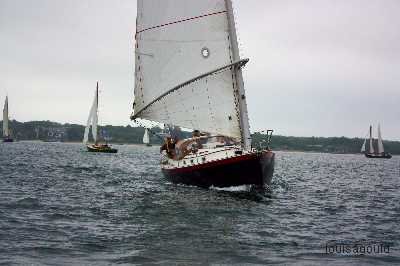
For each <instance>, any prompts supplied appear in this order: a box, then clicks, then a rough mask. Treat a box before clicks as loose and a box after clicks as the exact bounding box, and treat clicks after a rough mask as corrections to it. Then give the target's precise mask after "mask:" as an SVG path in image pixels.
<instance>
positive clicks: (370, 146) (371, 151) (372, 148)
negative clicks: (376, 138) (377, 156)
mask: <svg viewBox="0 0 400 266" xmlns="http://www.w3.org/2000/svg"><path fill="white" fill-rule="evenodd" d="M369 153H375V150H374V144H373V141H372V126H369Z"/></svg>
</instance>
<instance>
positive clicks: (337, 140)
mask: <svg viewBox="0 0 400 266" xmlns="http://www.w3.org/2000/svg"><path fill="white" fill-rule="evenodd" d="M0 126H1V127H2V122H0ZM10 127H11V129H12V134H13V137H14V138H16V139H17V140H41V141H48V140H54V135H56V136H57V137H58V138H59V139H57V140H58V141H63V142H80V141H82V139H83V134H84V131H85V127H84V126H82V125H78V124H60V123H56V122H51V121H31V122H24V123H22V122H18V121H15V120H13V121H10ZM102 130H105V131H106V132H107V135H109V136H111V140H110V142H112V143H120V144H141V143H142V140H143V134H144V128H141V127H133V126H130V125H128V126H112V125H105V126H99V132H100V131H102ZM151 132H153V133H156V134H157V133H160V132H161V128H158V127H154V128H152V129H151ZM156 134H150V141H151V143H153V144H161V143H162V141H163V140H162V138H160V137H159V136H156ZM185 135H186V136H190V133H186V134H185ZM252 139H253V142H252V145H253V147H255V148H264V147H265V146H266V145H267V136H266V135H264V134H261V133H254V134H253V135H252ZM363 142H364V139H361V138H346V137H329V138H325V137H293V136H279V135H276V136H273V137H272V140H271V143H270V145H269V146H270V148H271V149H273V150H287V151H306V152H326V153H359V152H360V149H361V146H362V144H363ZM384 146H385V150H386V151H388V152H390V153H392V154H400V142H399V141H384Z"/></svg>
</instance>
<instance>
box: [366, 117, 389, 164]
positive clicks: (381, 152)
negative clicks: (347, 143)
mask: <svg viewBox="0 0 400 266" xmlns="http://www.w3.org/2000/svg"><path fill="white" fill-rule="evenodd" d="M368 145H369V147H368V152H367V149H366V146H367V139H365V140H364V143H363V145H362V147H361V152H362V153H364V155H365V157H367V158H373V159H390V158H392V155H391V154H390V153H388V152H385V149H384V147H383V141H382V134H381V126H380V125H379V124H378V139H377V146H378V149H377V152H375V148H374V139H373V138H372V125H371V126H370V127H369V143H368Z"/></svg>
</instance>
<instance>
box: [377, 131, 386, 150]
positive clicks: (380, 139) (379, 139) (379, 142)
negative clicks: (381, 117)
mask: <svg viewBox="0 0 400 266" xmlns="http://www.w3.org/2000/svg"><path fill="white" fill-rule="evenodd" d="M384 152H385V149H384V148H383V142H382V134H381V125H380V124H378V153H384Z"/></svg>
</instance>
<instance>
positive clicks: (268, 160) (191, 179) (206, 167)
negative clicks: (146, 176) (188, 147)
mask: <svg viewBox="0 0 400 266" xmlns="http://www.w3.org/2000/svg"><path fill="white" fill-rule="evenodd" d="M274 162H275V154H274V153H273V152H270V151H262V152H254V153H251V154H246V155H240V156H236V157H233V158H228V159H222V160H218V161H213V162H208V163H203V164H199V165H193V166H190V167H183V168H175V169H162V172H163V174H164V175H165V177H166V178H167V179H169V180H170V181H172V182H173V183H181V184H186V185H193V186H199V187H204V188H209V187H211V186H214V187H231V186H240V185H256V186H258V187H264V186H266V185H267V186H268V185H270V184H271V180H272V175H273V172H274Z"/></svg>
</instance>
